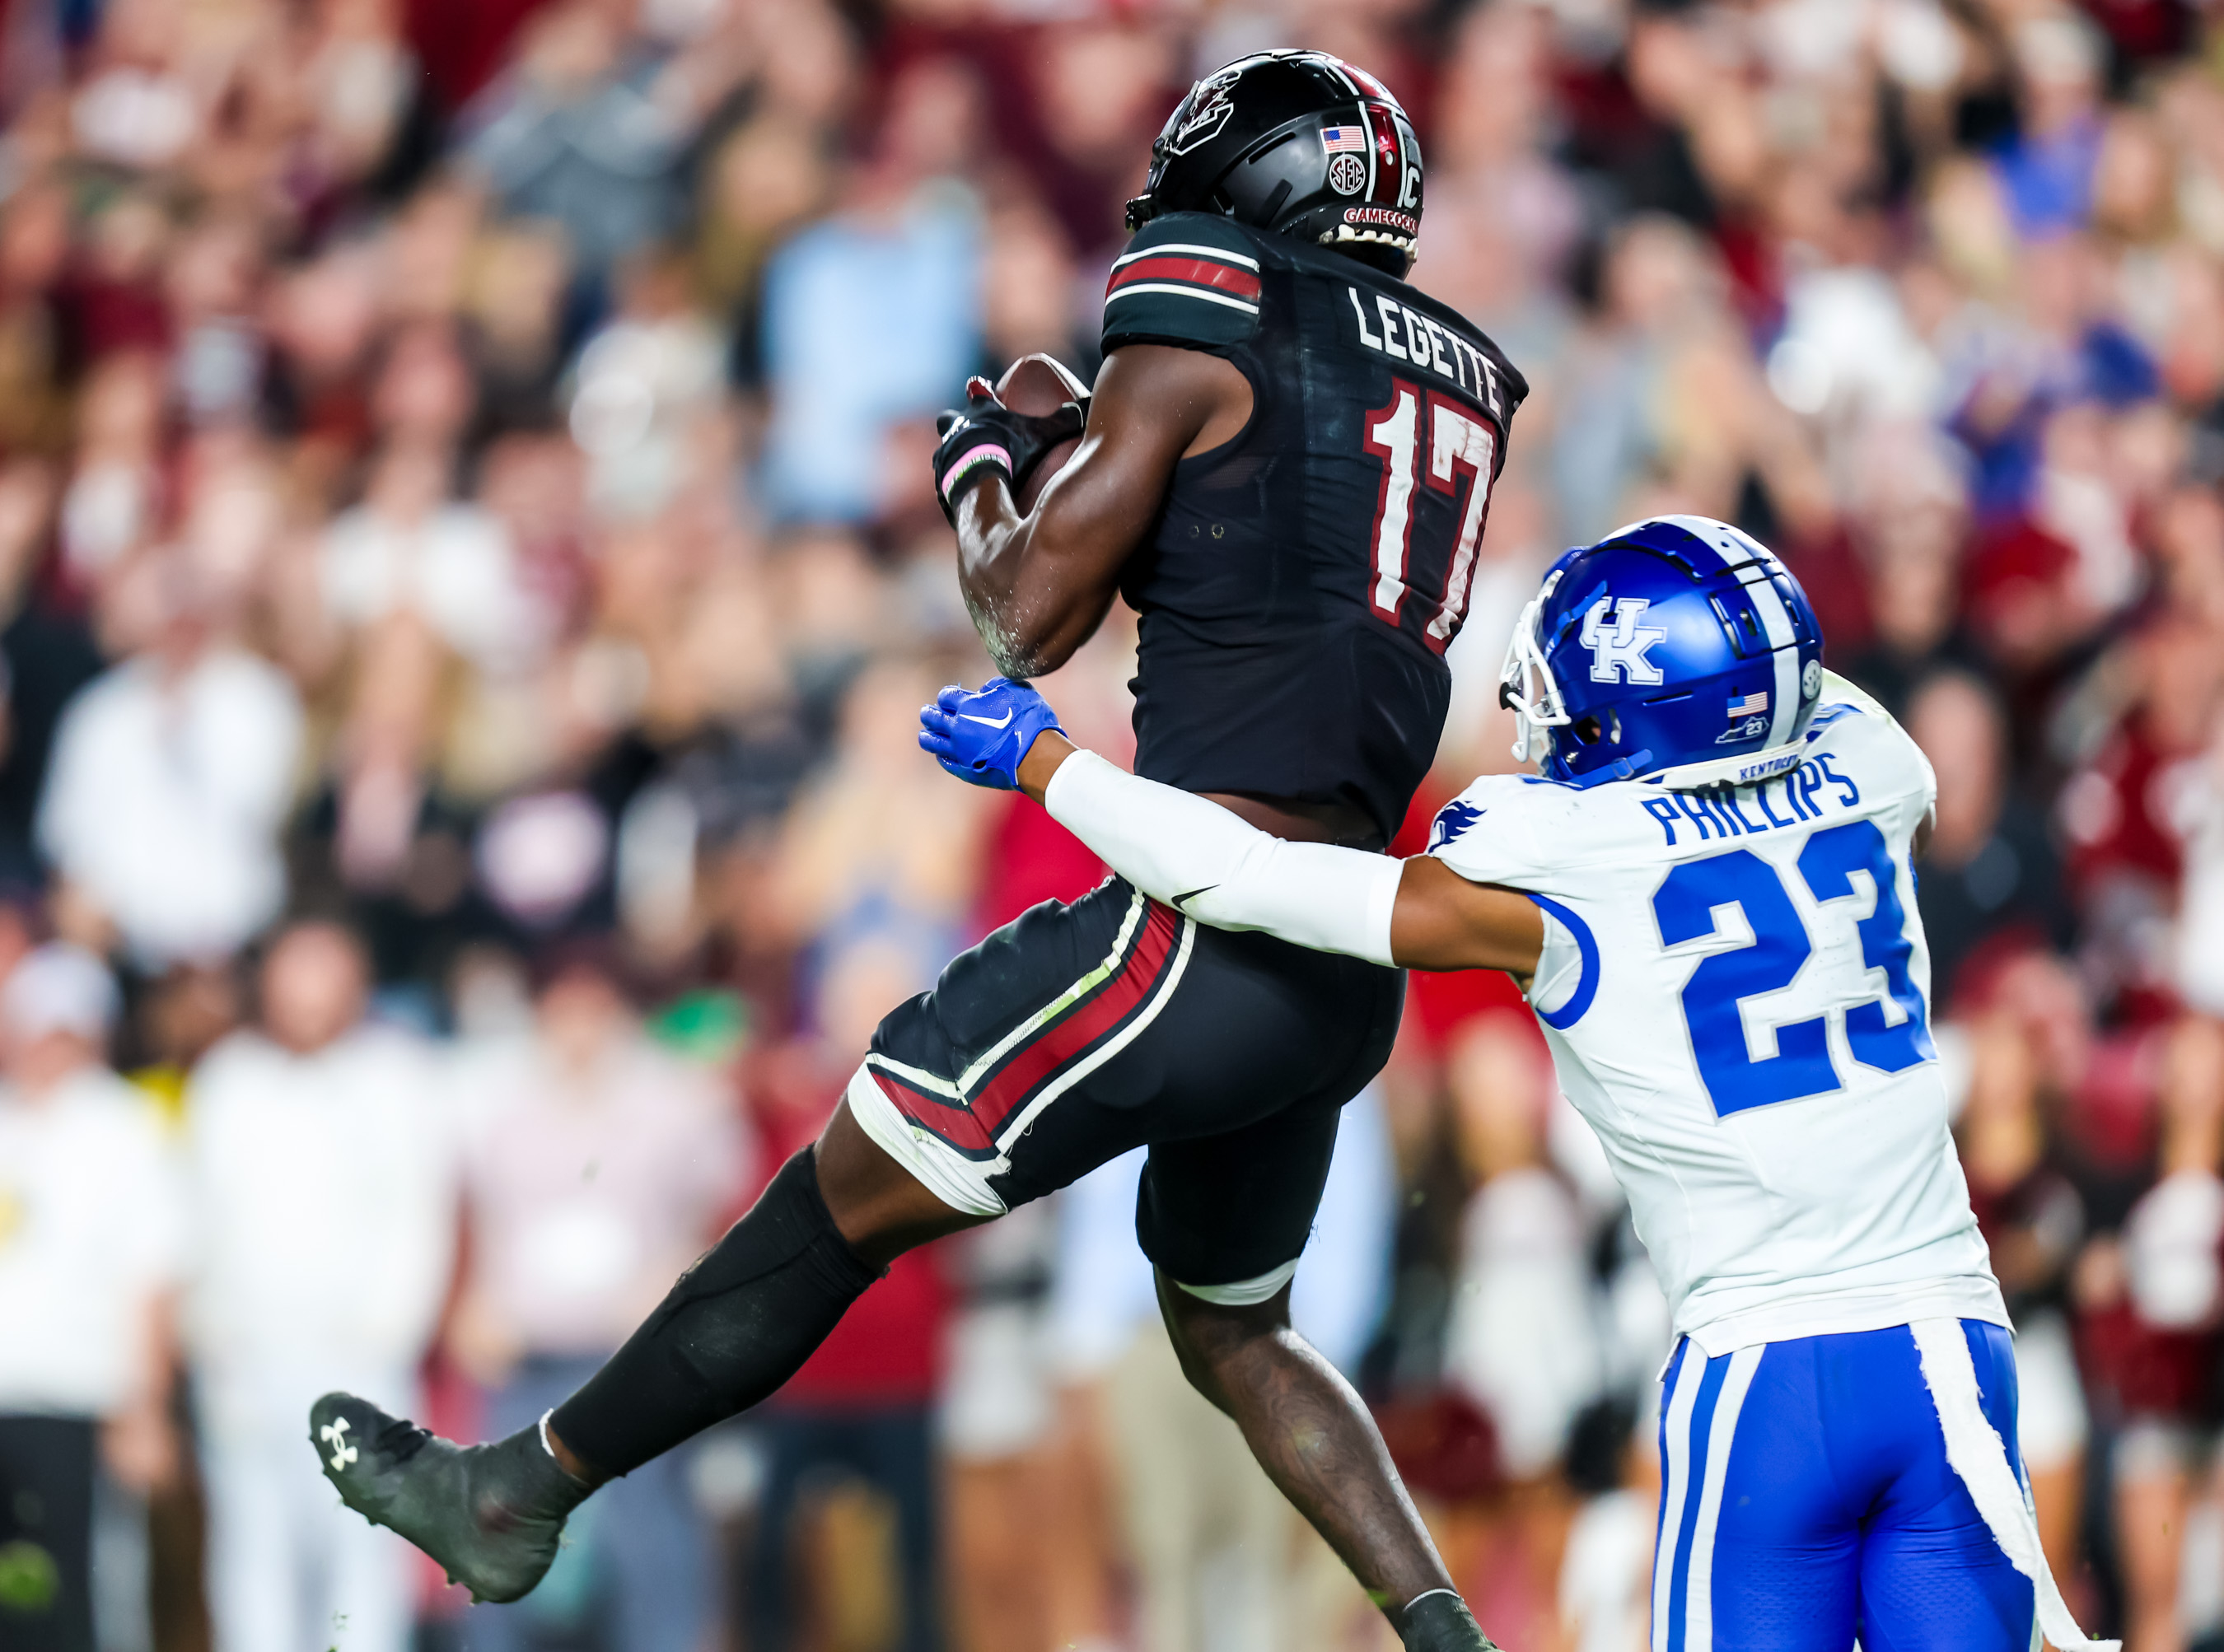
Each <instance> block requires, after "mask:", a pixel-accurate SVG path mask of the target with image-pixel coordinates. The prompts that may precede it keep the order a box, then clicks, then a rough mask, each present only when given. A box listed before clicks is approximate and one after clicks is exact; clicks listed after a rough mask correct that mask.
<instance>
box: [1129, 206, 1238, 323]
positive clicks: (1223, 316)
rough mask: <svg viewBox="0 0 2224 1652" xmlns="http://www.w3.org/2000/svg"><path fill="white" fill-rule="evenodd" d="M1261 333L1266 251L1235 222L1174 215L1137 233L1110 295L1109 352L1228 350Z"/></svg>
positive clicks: (1205, 214) (1194, 214) (1201, 215)
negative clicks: (1157, 347) (1172, 347)
mask: <svg viewBox="0 0 2224 1652" xmlns="http://www.w3.org/2000/svg"><path fill="white" fill-rule="evenodd" d="M1258 330H1259V248H1258V244H1257V243H1256V242H1254V240H1253V239H1252V237H1251V236H1250V234H1249V232H1248V231H1247V230H1245V229H1244V228H1243V226H1242V225H1241V224H1237V223H1236V222H1235V220H1234V219H1233V218H1220V217H1217V216H1216V215H1214V214H1212V213H1210V212H1170V213H1168V214H1167V215H1166V217H1165V218H1153V220H1152V221H1151V222H1150V223H1148V224H1145V225H1144V226H1143V227H1142V228H1141V229H1140V230H1137V231H1136V232H1135V236H1134V239H1133V240H1131V241H1130V242H1128V249H1127V250H1126V251H1125V252H1123V253H1121V255H1120V256H1119V257H1118V258H1117V259H1116V260H1115V261H1114V262H1113V265H1112V278H1111V280H1110V281H1109V282H1107V283H1106V286H1105V289H1104V340H1103V345H1104V352H1105V354H1107V355H1109V354H1111V352H1112V351H1113V350H1116V349H1117V348H1119V346H1121V344H1185V345H1190V346H1192V347H1195V348H1198V349H1204V350H1224V349H1226V348H1227V347H1229V345H1231V344H1242V342H1243V341H1244V340H1245V339H1247V338H1248V337H1251V335H1252V334H1253V333H1254V332H1256V331H1258Z"/></svg>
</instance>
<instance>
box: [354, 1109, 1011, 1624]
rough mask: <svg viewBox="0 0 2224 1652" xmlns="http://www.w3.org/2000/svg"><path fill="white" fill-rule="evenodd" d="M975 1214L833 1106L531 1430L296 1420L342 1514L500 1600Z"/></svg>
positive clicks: (358, 1404)
mask: <svg viewBox="0 0 2224 1652" xmlns="http://www.w3.org/2000/svg"><path fill="white" fill-rule="evenodd" d="M822 1155H823V1156H824V1157H825V1161H826V1163H827V1165H828V1167H829V1170H830V1172H831V1175H829V1176H826V1177H825V1178H822V1175H821V1171H820V1168H819V1160H820V1157H821V1156H822ZM976 1220H979V1218H977V1217H976V1216H972V1215H970V1214H966V1213H964V1212H959V1211H954V1210H951V1208H950V1207H948V1206H947V1205H945V1204H943V1203H942V1202H941V1201H938V1200H937V1199H936V1198H935V1197H934V1195H932V1194H931V1193H929V1192H927V1191H926V1189H923V1188H921V1187H920V1186H919V1184H918V1183H917V1182H915V1181H913V1179H912V1178H911V1176H909V1174H908V1173H907V1172H906V1171H905V1170H903V1169H902V1168H901V1167H900V1166H899V1165H897V1164H895V1163H894V1162H893V1161H891V1160H889V1159H888V1157H887V1156H886V1155H885V1154H883V1153H881V1151H880V1150H879V1149H877V1148H876V1147H875V1146H874V1145H873V1144H872V1143H871V1142H870V1141H869V1140H868V1139H867V1138H865V1136H864V1135H863V1133H862V1132H861V1131H859V1130H858V1129H857V1127H856V1124H855V1122H854V1121H853V1120H851V1119H850V1118H849V1116H848V1113H847V1111H846V1109H845V1110H840V1111H837V1113H836V1116H835V1119H834V1121H833V1122H832V1123H831V1124H830V1126H828V1129H827V1132H826V1135H825V1138H822V1140H821V1141H820V1143H819V1144H818V1145H817V1147H815V1148H812V1149H806V1150H805V1151H802V1152H799V1153H798V1154H797V1155H796V1156H795V1157H793V1158H791V1159H790V1160H789V1161H788V1162H787V1164H786V1165H784V1166H782V1167H781V1169H780V1173H779V1174H778V1175H777V1176H774V1178H773V1181H772V1183H771V1185H770V1186H769V1187H768V1188H767V1189H765V1191H764V1194H763V1195H762V1196H761V1197H760V1198H759V1199H758V1201H757V1202H756V1203H755V1205H754V1206H753V1207H751V1208H750V1210H749V1214H747V1215H745V1216H743V1217H742V1220H740V1221H738V1222H736V1223H735V1224H734V1226H732V1227H731V1228H730V1229H729V1230H728V1231H727V1233H726V1234H725V1236H724V1237H723V1239H720V1240H719V1241H718V1243H717V1245H713V1246H712V1247H711V1249H710V1250H709V1251H708V1252H704V1255H703V1256H702V1257H701V1258H699V1259H698V1261H697V1262H696V1264H695V1265H694V1266H692V1268H690V1269H688V1271H686V1273H684V1274H682V1275H681V1276H680V1277H679V1281H678V1282H677V1283H674V1284H673V1288H672V1289H671V1292H670V1293H669V1294H668V1295H667V1296H666V1297H665V1299H664V1301H663V1302H662V1303H661V1304H660V1305H659V1306H658V1308H656V1310H655V1311H654V1313H653V1314H651V1315H649V1317H648V1319H647V1320H646V1321H643V1323H642V1324H641V1327H640V1328H639V1329H638V1330H636V1331H635V1333H634V1334H633V1335H632V1336H631V1337H630V1338H629V1339H628V1340H627V1342H626V1344H625V1346H623V1347H622V1348H620V1349H619V1350H618V1352H616V1354H614V1355H612V1356H611V1358H610V1360H609V1362H608V1363H607V1364H605V1365H603V1368H602V1369H601V1370H600V1371H597V1372H596V1373H595V1375H594V1376H593V1377H591V1378H589V1379H588V1380H587V1382H586V1384H584V1386H583V1387H581V1389H580V1390H579V1391H578V1393H576V1394H574V1395H573V1396H572V1397H571V1398H570V1399H568V1400H566V1401H565V1403H563V1404H562V1405H560V1406H559V1407H557V1408H556V1409H555V1410H554V1411H553V1412H552V1413H551V1414H550V1415H549V1416H548V1417H547V1418H545V1419H544V1420H543V1421H542V1422H541V1423H540V1424H539V1425H538V1426H536V1427H534V1428H527V1429H521V1430H520V1431H519V1432H518V1433H517V1434H513V1435H511V1436H509V1438H508V1439H506V1440H501V1441H494V1442H492V1443H490V1444H488V1445H482V1446H458V1445H456V1444H454V1443H452V1442H451V1441H445V1440H442V1439H439V1438H438V1437H437V1436H435V1435H433V1434H431V1433H429V1432H428V1431H426V1429H423V1428H417V1427H416V1426H414V1424H412V1423H409V1422H405V1421H402V1420H400V1419H397V1418H395V1417H390V1416H387V1415H386V1414H385V1413H383V1412H382V1411H380V1410H379V1409H377V1408H376V1407H375V1406H373V1405H371V1404H370V1403H369V1402H367V1401H364V1400H362V1399H358V1398H357V1397H353V1396H351V1395H346V1394H330V1395H326V1396H325V1397H324V1398H323V1399H321V1400H319V1402H318V1403H317V1404H316V1406H315V1408H314V1409H313V1411H312V1413H311V1416H310V1433H311V1437H312V1443H313V1444H315V1445H317V1447H318V1448H319V1460H320V1462H321V1464H322V1466H323V1468H324V1471H325V1477H326V1478H327V1479H330V1480H331V1481H332V1484H333V1485H335V1486H336V1487H338V1490H339V1493H340V1497H341V1499H342V1500H343V1501H344V1502H345V1503H346V1504H348V1506H349V1507H351V1508H352V1509H354V1510H356V1511H357V1513H359V1514H361V1515H363V1516H365V1517H366V1518H367V1519H370V1520H371V1521H373V1522H375V1523H377V1524H379V1525H382V1526H387V1527H389V1528H391V1529H393V1530H395V1531H396V1532H398V1533H400V1534H401V1535H402V1536H403V1537H406V1538H408V1540H409V1541H410V1542H413V1543H414V1544H415V1545H416V1546H417V1547H418V1548H421V1549H423V1550H424V1551H425V1552H426V1554H429V1555H431V1556H432V1557H433V1560H435V1561H438V1562H439V1564H440V1565H441V1566H442V1567H445V1569H446V1571H447V1573H448V1574H449V1576H450V1577H451V1578H452V1579H453V1580H455V1581H457V1582H459V1583H462V1584H464V1586H466V1587H468V1588H469V1589H470V1590H471V1592H472V1594H473V1595H474V1596H475V1597H476V1598H479V1599H481V1600H489V1601H506V1600H515V1599H516V1598H519V1597H520V1596H521V1595H523V1594H525V1593H527V1592H528V1591H530V1590H531V1589H532V1588H533V1586H534V1585H535V1584H537V1583H538V1582H539V1581H540V1578H541V1575H542V1574H543V1573H546V1572H547V1569H548V1566H549V1564H550V1562H551V1561H553V1560H554V1558H555V1554H556V1548H557V1542H558V1538H559V1534H560V1533H561V1532H562V1530H563V1527H564V1522H565V1518H566V1517H567V1516H569V1515H570V1513H571V1511H572V1510H573V1509H574V1508H576V1507H577V1506H578V1504H580V1502H582V1501H583V1500H584V1498H586V1497H587V1496H588V1494H589V1493H590V1492H591V1491H593V1490H594V1488H595V1487H596V1486H597V1485H599V1484H601V1483H602V1482H603V1480H605V1479H610V1478H611V1477H612V1476H615V1475H620V1474H624V1473H628V1472H630V1471H631V1470H633V1469H635V1468H636V1467H638V1466H641V1464H643V1463H645V1462H648V1460H650V1459H652V1458H654V1457H656V1456H659V1455H660V1454H662V1453H664V1452H667V1451H669V1450H670V1449H671V1448H672V1447H674V1446H676V1445H678V1444H679V1443H680V1442H681V1441H684V1440H686V1439H688V1438H690V1437H692V1435H694V1434H698V1433H699V1432H700V1431H702V1430H703V1429H704V1428H708V1427H710V1426H711V1424H712V1423H714V1422H719V1421H722V1420H723V1419H724V1418H726V1417H729V1416H733V1415H734V1414H735V1413H736V1412H739V1411H742V1410H746V1409H748V1408H749V1407H750V1406H752V1405H755V1403H757V1402H758V1401H760V1400H761V1399H763V1398H765V1397H767V1396H768V1395H769V1394H771V1393H772V1392H773V1391H774V1390H775V1389H777V1388H778V1387H780V1384H783V1383H785V1382H786V1381H787V1379H788V1378H790V1377H791V1376H793V1375H794V1373H795V1371H796V1370H797V1369H798V1368H799V1366H800V1365H802V1364H803V1362H804V1361H805V1360H806V1359H808V1358H809V1357H810V1356H811V1354H812V1351H813V1350H815V1349H816V1348H817V1347H818V1345H819V1343H821V1342H822V1341H824V1340H825V1338H826V1336H827V1334H829V1333H830V1332H831V1331H832V1330H833V1328H834V1327H835V1325H836V1324H837V1322H838V1321H840V1319H841V1317H842V1315H843V1314H844V1313H845V1312H846V1311H847V1310H848V1308H849V1306H850V1303H851V1302H855V1301H856V1299H857V1297H858V1296H861V1295H862V1293H863V1291H864V1290H865V1288H866V1287H867V1286H869V1284H871V1283H872V1282H873V1281H874V1280H875V1279H876V1278H878V1277H880V1275H881V1271H882V1270H883V1268H884V1267H885V1265H886V1264H887V1263H888V1261H890V1260H893V1259H894V1258H895V1257H896V1256H898V1255H900V1254H901V1253H902V1252H904V1251H905V1250H907V1249H908V1248H910V1246H911V1245H916V1244H919V1243H922V1242H923V1241H925V1240H926V1239H932V1238H935V1237H938V1236H939V1235H940V1234H942V1233H950V1232H953V1231H955V1230H956V1229H957V1228H959V1227H964V1226H970V1225H971V1224H972V1223H973V1222H974V1221H976Z"/></svg>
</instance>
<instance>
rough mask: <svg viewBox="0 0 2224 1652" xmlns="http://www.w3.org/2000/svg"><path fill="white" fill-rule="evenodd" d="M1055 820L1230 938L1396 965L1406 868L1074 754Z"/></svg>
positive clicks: (1054, 803) (1055, 784)
mask: <svg viewBox="0 0 2224 1652" xmlns="http://www.w3.org/2000/svg"><path fill="white" fill-rule="evenodd" d="M1043 801H1044V802H1045V804H1047V805H1048V807H1049V809H1050V812H1051V814H1052V817H1054V818H1055V819H1056V820H1057V821H1058V823H1059V824H1060V825H1062V826H1064V827H1065V829H1067V830H1068V831H1070V832H1071V833H1072V834H1073V835H1075V836H1076V837H1077V838H1079V839H1080V840H1081V841H1082V842H1084V843H1086V844H1088V845H1089V847H1090V848H1092V849H1094V850H1096V853H1097V854H1099V855H1100V856H1102V857H1103V861H1104V863H1105V864H1106V865H1107V866H1109V867H1111V868H1112V869H1113V870H1114V871H1115V872H1116V873H1119V874H1120V875H1121V877H1123V878H1125V879H1127V880H1128V882H1129V883H1132V884H1134V886H1135V887H1136V888H1138V889H1140V890H1141V891H1142V892H1144V893H1145V894H1147V895H1149V896H1151V897H1152V898H1153V899H1157V900H1162V901H1165V902H1166V904H1167V905H1171V906H1174V907H1176V908H1178V910H1179V911H1183V912H1185V913H1187V914H1188V915H1189V916H1190V917H1193V918H1195V919H1197V921H1198V922H1199V923H1200V924H1211V925H1212V926H1213V927H1214V928H1215V929H1222V930H1265V931H1266V932H1267V934H1269V935H1272V936H1279V938H1280V939H1282V940H1285V941H1288V942H1291V943H1293V944H1295V945H1298V946H1301V947H1311V949H1313V950H1315V951H1316V952H1341V953H1343V954H1346V955H1349V956H1350V957H1354V958H1364V959H1366V960H1367V961H1368V962H1369V963H1378V964H1382V965H1385V966H1387V965H1389V964H1390V962H1391V958H1390V912H1391V909H1392V907H1393V906H1394V905H1396V904H1397V899H1398V880H1399V878H1400V876H1402V875H1403V873H1404V872H1405V862H1404V861H1394V860H1392V859H1391V858H1390V857H1389V856H1387V855H1384V854H1366V853H1365V852H1363V851H1362V850H1359V849H1340V848H1335V847H1334V846H1332V845H1330V844H1327V843H1286V842H1283V841H1282V840H1281V839H1280V838H1279V837H1274V836H1272V835H1269V834H1267V833H1266V832H1262V831H1260V829H1258V828H1257V827H1255V826H1252V825H1248V824H1247V823H1244V822H1243V821H1242V820H1239V819H1237V818H1236V817H1235V816H1234V815H1232V814H1230V813H1229V811H1228V810H1225V809H1223V808H1222V807H1221V806H1220V805H1219V804H1215V803H1207V802H1206V801H1205V800H1204V798H1196V797H1191V795H1190V794H1189V793H1188V792H1186V791H1177V790H1176V789H1175V788H1174V787H1172V786H1170V785H1159V783H1158V782H1157V781H1156V780H1146V779H1140V777H1138V776H1136V775H1133V774H1130V773H1128V772H1127V771H1126V770H1125V769H1122V768H1119V767H1117V766H1115V765H1113V764H1110V763H1108V762H1106V761H1105V760H1103V758H1101V757H1099V756H1097V755H1096V753H1094V752H1076V753H1074V754H1073V755H1072V756H1071V757H1069V758H1067V759H1066V760H1065V762H1064V763H1062V764H1060V765H1059V766H1058V772H1057V773H1056V774H1054V775H1052V777H1051V782H1050V789H1049V791H1047V792H1046V794H1045V796H1044V798H1043Z"/></svg>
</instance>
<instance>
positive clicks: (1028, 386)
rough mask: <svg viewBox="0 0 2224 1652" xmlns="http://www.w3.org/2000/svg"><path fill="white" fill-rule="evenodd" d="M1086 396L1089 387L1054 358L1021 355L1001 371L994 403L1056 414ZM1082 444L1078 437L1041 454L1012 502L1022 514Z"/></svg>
mask: <svg viewBox="0 0 2224 1652" xmlns="http://www.w3.org/2000/svg"><path fill="white" fill-rule="evenodd" d="M1087 394H1089V387H1088V386H1087V385H1085V384H1084V383H1083V382H1082V381H1080V380H1079V379H1078V378H1077V377H1075V376H1074V374H1073V370H1072V369H1071V368H1069V367H1067V366H1066V365H1065V363H1063V362H1061V361H1059V360H1058V358H1057V357H1056V356H1044V355H1040V354H1037V355H1033V356H1020V359H1019V360H1018V361H1016V362H1014V363H1012V364H1011V365H1010V366H1009V367H1008V368H1006V369H1004V376H1003V377H1002V378H1001V379H999V380H997V381H996V400H999V401H1001V402H1002V403H1003V404H1004V405H1005V406H1006V407H1009V408H1010V409H1011V410H1012V411H1013V412H1014V413H1036V414H1040V413H1056V412H1057V411H1058V409H1059V408H1060V407H1064V406H1065V404H1066V403H1067V402H1069V401H1077V400H1080V399H1081V398H1082V397H1084V396H1085V395H1087ZM1080 445H1081V443H1080V441H1079V440H1078V439H1075V440H1073V441H1070V442H1060V443H1059V444H1058V445H1057V446H1056V447H1054V448H1052V449H1051V451H1049V452H1047V453H1046V454H1044V455H1043V459H1042V463H1040V464H1038V465H1037V466H1036V467H1035V468H1034V470H1033V472H1032V473H1031V474H1030V475H1029V476H1028V477H1027V482H1026V483H1025V485H1024V486H1022V487H1021V488H1020V491H1019V496H1018V497H1017V498H1016V499H1014V501H1012V502H1013V503H1014V504H1015V505H1017V506H1018V507H1019V508H1020V511H1021V512H1022V513H1025V512H1027V511H1031V510H1033V508H1035V501H1036V500H1038V499H1039V498H1041V497H1042V490H1043V489H1045V488H1046V487H1048V486H1049V485H1050V479H1051V478H1052V476H1056V475H1057V474H1058V471H1059V470H1061V469H1062V468H1063V467H1064V466H1065V462H1066V461H1067V460H1068V459H1070V458H1071V457H1073V451H1074V449H1076V448H1077V447H1079V446H1080Z"/></svg>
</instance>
